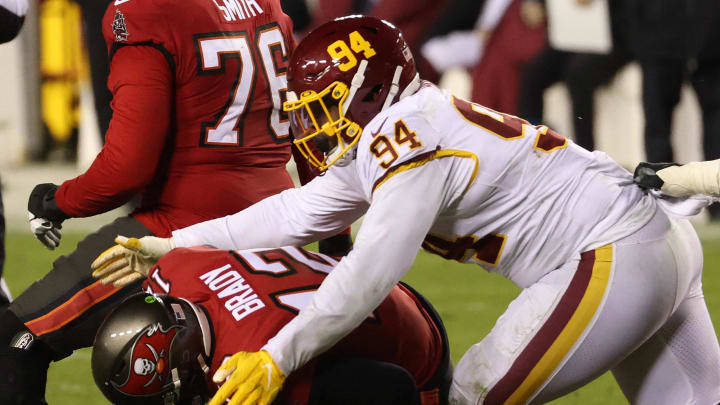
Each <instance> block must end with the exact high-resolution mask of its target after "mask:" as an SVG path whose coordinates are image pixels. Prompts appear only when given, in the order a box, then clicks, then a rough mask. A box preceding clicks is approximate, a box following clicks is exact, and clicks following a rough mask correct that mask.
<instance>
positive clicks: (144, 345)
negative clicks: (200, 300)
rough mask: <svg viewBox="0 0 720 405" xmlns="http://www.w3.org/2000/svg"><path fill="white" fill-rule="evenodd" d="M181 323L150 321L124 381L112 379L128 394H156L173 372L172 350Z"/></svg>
mask: <svg viewBox="0 0 720 405" xmlns="http://www.w3.org/2000/svg"><path fill="white" fill-rule="evenodd" d="M179 330H180V326H172V327H170V328H169V329H167V330H164V329H163V328H162V327H161V326H160V324H155V325H150V326H148V327H147V328H145V330H143V331H142V333H140V334H138V337H137V339H136V340H135V342H134V343H133V347H132V349H131V351H130V368H129V371H128V376H127V379H126V380H125V382H124V383H122V384H116V383H114V382H113V383H112V384H113V385H114V386H115V388H117V389H118V390H119V391H121V392H124V393H125V394H128V395H153V394H155V393H157V392H158V391H160V390H161V389H162V387H163V386H164V385H165V381H167V376H168V373H169V372H170V362H169V359H168V351H169V350H170V347H171V346H172V342H173V339H175V335H177V332H178V331H179Z"/></svg>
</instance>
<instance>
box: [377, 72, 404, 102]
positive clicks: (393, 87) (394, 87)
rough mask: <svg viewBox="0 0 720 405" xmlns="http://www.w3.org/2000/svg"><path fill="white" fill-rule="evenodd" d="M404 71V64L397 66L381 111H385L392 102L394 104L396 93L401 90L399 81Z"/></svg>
mask: <svg viewBox="0 0 720 405" xmlns="http://www.w3.org/2000/svg"><path fill="white" fill-rule="evenodd" d="M402 71H403V68H402V66H396V67H395V74H393V78H392V82H390V91H388V95H387V97H385V102H384V103H383V106H382V108H381V109H380V111H385V109H386V108H388V107H390V104H392V101H393V100H394V99H395V95H396V94H398V91H400V84H399V83H400V75H401V74H402Z"/></svg>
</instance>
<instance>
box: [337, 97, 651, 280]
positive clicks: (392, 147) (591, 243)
mask: <svg viewBox="0 0 720 405" xmlns="http://www.w3.org/2000/svg"><path fill="white" fill-rule="evenodd" d="M438 159H439V161H440V163H441V167H442V168H443V169H444V170H446V171H447V182H448V183H450V184H451V185H452V186H451V188H452V189H454V193H455V194H456V196H457V197H456V198H453V199H448V200H447V201H446V203H445V204H444V206H443V207H442V210H441V211H440V212H439V213H438V216H437V218H436V219H435V222H434V224H433V225H432V228H431V230H430V232H429V233H428V235H427V236H426V238H425V242H424V243H423V248H425V249H426V250H428V251H430V252H432V253H436V254H438V255H440V256H443V257H445V258H447V259H452V260H457V261H460V262H471V263H477V264H479V265H481V266H482V267H483V268H485V269H486V270H488V271H490V272H497V273H500V274H502V275H504V276H505V277H507V278H509V279H510V280H512V281H513V282H515V283H516V284H518V285H519V286H521V287H526V286H528V285H530V284H532V283H533V282H534V281H536V280H538V279H539V278H540V277H542V276H543V275H544V274H546V273H547V272H549V271H551V270H553V269H555V268H557V267H558V266H560V265H561V264H562V263H564V262H565V261H566V260H568V259H569V258H570V257H572V256H573V255H575V254H579V253H580V252H582V251H584V250H588V249H591V248H594V247H597V246H601V245H604V244H607V243H609V242H611V241H613V240H617V239H619V238H621V237H623V236H625V235H628V234H630V233H631V232H633V231H634V230H636V229H638V228H639V227H640V226H642V225H643V224H645V223H646V222H647V221H649V220H650V218H651V217H652V215H653V213H654V212H655V208H654V206H655V202H654V199H653V198H651V197H648V196H646V195H645V194H644V193H643V192H642V191H641V190H640V189H639V188H638V187H636V186H635V185H630V184H632V181H631V180H632V176H631V175H630V173H629V172H628V171H626V170H625V169H623V168H622V167H620V166H619V165H618V164H617V163H615V162H614V161H613V160H612V159H610V158H609V157H608V156H607V155H606V154H605V153H602V152H597V151H596V152H589V151H587V150H585V149H582V148H580V147H579V146H577V145H575V144H574V143H573V142H571V141H569V140H567V139H565V138H563V137H560V136H559V135H557V134H556V133H554V132H553V131H552V130H551V129H549V128H547V127H544V126H538V127H535V126H532V125H530V124H529V123H527V122H526V121H524V120H522V119H520V118H517V117H514V116H510V115H506V114H501V113H499V112H496V111H493V110H490V109H488V108H485V107H482V106H480V105H477V104H472V103H469V102H466V101H464V100H461V99H458V98H456V97H454V96H452V95H451V94H449V93H448V92H445V91H442V90H440V89H438V88H437V87H435V86H432V85H425V86H424V87H423V88H422V89H421V90H420V91H418V92H417V93H416V94H415V95H413V96H411V97H408V98H406V99H404V100H402V101H401V102H399V103H397V104H395V105H393V106H391V107H390V108H389V109H388V110H386V111H385V112H384V113H381V114H379V115H378V116H377V117H375V118H374V119H373V121H372V122H370V123H369V124H368V125H367V127H366V128H365V130H364V132H363V135H362V138H361V139H360V142H359V145H358V150H357V158H356V165H357V168H356V170H357V172H358V173H357V174H358V175H357V177H355V176H352V177H348V178H349V179H351V178H357V179H359V182H360V184H361V187H362V190H363V191H364V193H365V196H366V198H367V199H368V201H372V194H373V192H374V190H376V189H377V188H379V187H382V184H383V182H384V181H386V180H387V179H388V178H390V177H391V176H393V175H395V174H397V173H398V172H401V171H403V170H408V169H410V170H411V168H412V167H416V166H417V165H422V164H424V163H425V162H428V161H430V160H438ZM460 161H467V162H468V163H466V164H462V163H460ZM469 162H472V163H469ZM468 167H470V168H472V171H470V170H468ZM339 170H342V169H339ZM417 203H419V204H421V203H422V201H418V202H417ZM649 206H650V207H649ZM405 208H406V209H412V207H411V206H408V207H405Z"/></svg>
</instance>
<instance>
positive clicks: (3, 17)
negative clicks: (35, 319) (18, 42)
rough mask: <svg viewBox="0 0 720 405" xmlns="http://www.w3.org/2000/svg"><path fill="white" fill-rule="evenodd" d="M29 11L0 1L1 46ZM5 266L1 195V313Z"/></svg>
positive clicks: (22, 2)
mask: <svg viewBox="0 0 720 405" xmlns="http://www.w3.org/2000/svg"><path fill="white" fill-rule="evenodd" d="M27 10H28V3H27V1H26V0H0V44H2V43H5V42H8V41H11V40H13V39H14V38H15V37H16V36H17V35H18V33H19V32H20V28H22V25H23V22H25V14H26V13H27ZM4 264H5V217H4V209H3V205H2V193H0V311H2V308H3V307H4V306H5V305H7V304H8V303H9V302H10V300H11V299H12V296H11V295H10V290H9V289H8V287H7V284H5V279H4V278H2V273H3V265H4Z"/></svg>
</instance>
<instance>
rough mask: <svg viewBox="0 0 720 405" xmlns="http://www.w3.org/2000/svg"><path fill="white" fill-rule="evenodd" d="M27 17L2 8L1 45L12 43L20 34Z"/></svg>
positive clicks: (0, 12) (0, 17)
mask: <svg viewBox="0 0 720 405" xmlns="http://www.w3.org/2000/svg"><path fill="white" fill-rule="evenodd" d="M23 22H25V16H19V15H16V14H13V13H12V12H10V11H9V10H7V9H5V8H4V7H1V6H0V44H2V43H5V42H8V41H11V40H12V39H14V38H15V37H16V36H17V35H18V33H19V32H20V28H22V25H23Z"/></svg>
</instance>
